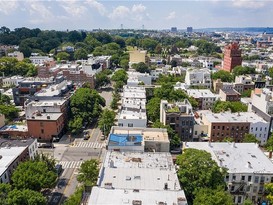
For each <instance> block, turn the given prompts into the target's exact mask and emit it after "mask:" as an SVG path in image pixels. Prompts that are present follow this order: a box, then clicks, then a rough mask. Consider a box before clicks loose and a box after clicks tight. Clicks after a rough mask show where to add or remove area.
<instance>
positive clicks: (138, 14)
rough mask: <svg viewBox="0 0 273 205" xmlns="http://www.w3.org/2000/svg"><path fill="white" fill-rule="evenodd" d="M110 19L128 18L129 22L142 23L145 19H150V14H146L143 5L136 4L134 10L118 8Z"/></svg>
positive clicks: (123, 7)
mask: <svg viewBox="0 0 273 205" xmlns="http://www.w3.org/2000/svg"><path fill="white" fill-rule="evenodd" d="M108 17H109V18H110V19H112V20H116V19H124V18H127V19H128V20H134V21H142V20H143V19H144V18H149V14H148V13H146V7H145V6H143V5H142V4H134V5H133V6H132V8H129V7H126V6H118V7H116V8H114V9H113V11H112V13H110V14H109V15H108Z"/></svg>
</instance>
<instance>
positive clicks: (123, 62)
mask: <svg viewBox="0 0 273 205" xmlns="http://www.w3.org/2000/svg"><path fill="white" fill-rule="evenodd" d="M120 66H121V67H122V68H123V69H125V70H127V69H128V68H129V60H128V59H121V60H120Z"/></svg>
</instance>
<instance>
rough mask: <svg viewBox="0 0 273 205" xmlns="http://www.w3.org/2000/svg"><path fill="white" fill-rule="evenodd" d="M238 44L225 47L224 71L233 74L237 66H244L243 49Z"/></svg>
mask: <svg viewBox="0 0 273 205" xmlns="http://www.w3.org/2000/svg"><path fill="white" fill-rule="evenodd" d="M239 47H240V46H239V44H238V43H231V44H229V45H227V46H225V52H224V65H223V70H225V71H228V72H232V69H233V68H234V67H236V66H239V65H242V57H241V53H242V51H241V49H239Z"/></svg>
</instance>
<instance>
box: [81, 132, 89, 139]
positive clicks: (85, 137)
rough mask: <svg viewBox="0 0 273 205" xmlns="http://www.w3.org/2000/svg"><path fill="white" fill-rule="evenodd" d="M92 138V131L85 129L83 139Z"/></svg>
mask: <svg viewBox="0 0 273 205" xmlns="http://www.w3.org/2000/svg"><path fill="white" fill-rule="evenodd" d="M89 138H90V133H89V131H88V130H84V131H83V139H84V140H88V139H89Z"/></svg>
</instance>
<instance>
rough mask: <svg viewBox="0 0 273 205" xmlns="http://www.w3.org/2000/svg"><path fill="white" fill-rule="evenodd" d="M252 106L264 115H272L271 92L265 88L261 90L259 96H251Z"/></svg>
mask: <svg viewBox="0 0 273 205" xmlns="http://www.w3.org/2000/svg"><path fill="white" fill-rule="evenodd" d="M252 105H254V106H255V107H257V108H259V110H261V111H262V112H264V113H267V114H269V115H272V114H273V92H272V91H270V90H269V89H267V88H264V89H262V92H261V94H253V96H252Z"/></svg>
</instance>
